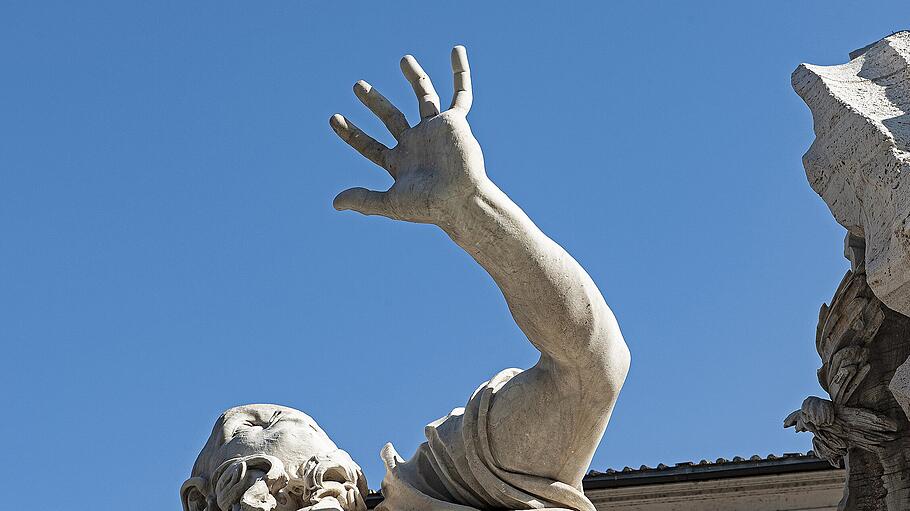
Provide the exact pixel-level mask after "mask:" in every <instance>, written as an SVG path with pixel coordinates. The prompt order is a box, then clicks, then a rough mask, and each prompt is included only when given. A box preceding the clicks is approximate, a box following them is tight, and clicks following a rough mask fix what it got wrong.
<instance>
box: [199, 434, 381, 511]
mask: <svg viewBox="0 0 910 511" xmlns="http://www.w3.org/2000/svg"><path fill="white" fill-rule="evenodd" d="M292 472H293V473H292V474H288V472H287V471H286V470H285V467H284V463H282V462H281V460H279V459H278V458H276V457H274V456H269V455H264V454H263V455H253V456H244V457H240V458H233V459H230V460H228V461H226V462H224V463H222V464H221V465H220V466H219V467H218V469H217V470H215V473H214V474H213V480H215V481H216V484H215V495H214V497H215V502H216V504H217V506H218V508H219V509H220V511H322V510H325V511H329V510H332V511H366V504H365V502H364V500H363V495H362V493H363V492H366V491H367V490H366V485H365V482H364V478H363V474H362V473H361V472H360V467H358V466H357V465H356V464H355V463H354V462H353V460H351V458H350V456H349V455H348V454H347V453H346V452H344V451H342V450H340V449H339V450H336V451H334V452H332V453H330V454H327V455H318V456H313V457H312V458H310V459H309V460H308V461H307V462H306V463H305V464H304V465H303V466H301V467H296V470H292Z"/></svg>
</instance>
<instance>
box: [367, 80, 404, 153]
mask: <svg viewBox="0 0 910 511" xmlns="http://www.w3.org/2000/svg"><path fill="white" fill-rule="evenodd" d="M354 94H356V95H357V98H358V99H360V102H361V103H363V104H364V105H366V107H367V108H369V109H370V110H371V111H372V112H373V113H374V114H376V117H379V120H381V121H382V123H383V124H385V126H386V128H389V131H391V132H392V136H394V137H395V140H398V138H399V137H400V136H401V134H402V133H403V132H404V130H406V129H408V128H410V127H411V126H410V125H409V124H408V120H407V119H405V117H404V114H403V113H401V110H399V109H397V108H395V105H393V104H392V103H391V102H390V101H389V100H387V99H386V98H385V97H384V96H383V95H382V94H380V93H379V92H378V91H377V90H376V89H374V88H373V86H372V85H370V84H368V83H367V82H365V81H363V80H360V81H359V82H357V83H355V84H354Z"/></svg>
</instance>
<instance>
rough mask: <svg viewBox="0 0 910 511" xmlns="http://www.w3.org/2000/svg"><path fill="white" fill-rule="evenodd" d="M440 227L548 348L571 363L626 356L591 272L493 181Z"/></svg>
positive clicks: (522, 325)
mask: <svg viewBox="0 0 910 511" xmlns="http://www.w3.org/2000/svg"><path fill="white" fill-rule="evenodd" d="M442 227H443V229H444V230H445V231H446V233H447V234H448V235H449V236H450V237H451V238H452V240H454V241H455V243H457V244H458V245H459V246H460V247H461V248H463V249H464V250H465V251H467V252H468V253H469V254H470V255H471V256H472V257H473V258H474V259H475V260H476V261H477V262H478V263H479V264H480V265H481V266H482V267H483V268H484V269H485V270H486V271H487V272H488V273H489V274H490V275H491V276H492V277H493V279H494V280H495V281H496V284H497V285H498V286H499V288H500V289H501V290H502V293H503V295H504V296H505V298H506V301H507V302H508V304H509V309H510V310H511V312H512V316H513V317H514V318H515V321H516V323H518V326H519V327H520V328H521V329H522V331H523V332H524V333H525V335H527V336H528V339H529V340H530V341H531V342H532V343H533V344H534V345H535V346H536V347H537V348H538V349H539V350H540V351H541V352H542V353H544V354H545V355H548V356H550V357H551V358H553V359H555V360H556V361H559V362H564V363H567V364H572V365H578V364H588V363H591V362H607V363H610V362H611V361H615V360H614V359H615V357H616V356H617V354H619V355H621V356H626V357H627V356H628V351H627V349H626V346H625V343H624V342H623V339H622V335H621V333H620V331H619V327H618V326H617V324H616V320H615V318H614V316H613V313H612V312H611V311H610V309H609V307H607V304H606V302H605V301H604V299H603V296H602V295H601V294H600V291H599V290H598V289H597V286H595V285H594V282H593V281H592V280H591V278H590V277H589V276H588V274H587V273H586V272H585V271H584V269H583V268H582V267H581V266H580V265H579V264H578V263H577V262H576V261H575V259H573V258H572V256H570V255H569V254H568V253H567V252H566V251H565V250H563V248H562V247H560V246H559V245H558V244H556V242H554V241H553V240H551V239H550V238H549V237H547V236H546V235H545V234H544V233H543V232H541V230H540V229H538V228H537V226H536V225H534V223H533V222H532V221H531V219H530V218H528V216H527V215H526V214H525V213H524V212H523V211H522V210H521V209H520V208H519V207H518V206H517V205H516V204H515V203H514V202H512V200H511V199H509V198H508V196H506V194H505V193H503V192H502V191H501V190H499V188H498V187H496V185H495V184H493V183H492V182H491V181H489V180H486V179H485V180H484V181H482V182H481V183H480V184H479V185H478V186H477V189H476V191H475V192H474V193H472V194H470V196H469V197H468V198H467V199H466V200H465V201H464V203H463V204H460V205H459V207H457V208H456V213H455V214H454V215H453V218H452V220H451V221H449V222H447V225H444V226H442Z"/></svg>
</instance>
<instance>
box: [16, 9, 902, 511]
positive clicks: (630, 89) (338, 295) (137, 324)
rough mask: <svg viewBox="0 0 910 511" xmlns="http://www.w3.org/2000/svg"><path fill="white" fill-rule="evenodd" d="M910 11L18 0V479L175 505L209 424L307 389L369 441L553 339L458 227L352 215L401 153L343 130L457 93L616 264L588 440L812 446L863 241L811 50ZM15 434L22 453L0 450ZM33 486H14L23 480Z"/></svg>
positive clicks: (104, 506)
mask: <svg viewBox="0 0 910 511" xmlns="http://www.w3.org/2000/svg"><path fill="white" fill-rule="evenodd" d="M908 26H910V9H908V8H907V3H906V1H893V2H886V1H877V2H874V6H873V5H872V4H871V3H866V2H859V1H853V2H839V3H832V2H822V1H811V2H810V1H800V2H794V1H779V2H767V1H762V2H751V3H750V4H749V5H746V4H745V3H743V2H701V3H694V2H665V3H656V2H624V3H622V4H618V5H606V2H598V3H593V2H592V3H590V4H587V5H580V4H576V5H575V6H574V7H567V6H566V5H559V6H557V5H556V4H555V3H554V4H535V3H525V4H522V5H521V6H520V7H518V6H517V4H512V3H509V4H506V3H494V2H483V3H481V2H477V3H470V2H468V3H466V2H459V3H458V4H457V6H456V4H453V3H451V2H447V3H442V2H438V3H437V2H426V3H418V2H413V3H399V4H396V7H394V8H393V7H388V6H385V5H383V4H382V3H378V2H369V3H364V4H353V3H348V2H334V3H331V5H330V6H326V5H325V3H323V5H322V6H320V7H317V4H316V3H305V2H267V3H255V2H247V3H238V2H190V3H187V2H134V1H122V0H118V1H110V2H91V3H84V2H26V1H19V2H4V3H3V5H2V6H0V55H2V58H0V62H2V77H3V78H2V86H0V90H2V94H0V344H2V355H0V386H2V389H3V390H2V394H0V399H2V409H3V410H4V411H5V413H6V414H7V417H6V419H5V420H3V421H0V435H2V438H3V439H4V443H5V444H6V446H5V447H4V455H5V458H6V459H7V460H8V462H7V463H4V464H2V466H0V481H4V483H3V484H8V485H11V486H12V488H10V489H9V490H8V492H10V491H13V490H17V491H18V494H19V495H20V496H21V497H22V498H27V496H28V495H31V492H33V491H37V492H38V496H37V497H36V498H37V499H38V500H37V502H36V503H35V504H34V506H35V507H36V508H37V509H59V508H61V506H63V507H77V508H79V507H84V506H85V505H86V502H88V501H90V502H91V507H92V508H93V509H96V510H112V511H113V510H118V509H124V507H126V508H129V509H131V510H137V511H140V510H155V511H159V510H162V509H177V508H179V505H180V504H179V500H178V498H177V490H178V487H179V486H180V484H181V483H182V481H183V480H184V479H185V478H186V477H187V476H188V474H189V471H190V468H191V465H192V462H193V460H194V458H195V456H196V453H197V452H198V450H199V449H200V448H201V447H202V444H203V443H204V441H205V439H206V437H207V435H208V433H209V431H210V428H211V425H212V422H213V421H214V420H215V418H216V417H217V416H218V414H219V413H220V412H221V411H222V410H223V409H225V408H228V407H230V406H233V405H237V404H242V403H250V402H274V403H281V404H285V405H289V406H293V407H296V408H300V409H302V410H304V411H306V412H308V413H309V414H311V415H312V416H313V417H314V418H316V420H317V421H318V422H319V423H320V424H321V425H322V426H323V427H324V428H325V429H326V430H327V431H329V432H330V434H331V436H332V437H333V438H334V439H335V441H336V442H337V443H338V444H339V445H340V446H342V447H343V448H345V449H346V450H348V451H349V452H350V453H351V454H352V455H353V456H354V458H355V459H356V460H357V461H358V462H359V463H360V464H361V465H362V466H363V467H364V469H365V470H366V473H367V476H368V479H369V481H370V486H371V487H374V488H376V487H378V486H379V483H380V480H381V479H382V475H383V470H382V465H381V463H380V461H379V457H378V452H379V449H380V447H381V446H382V445H383V443H385V442H387V441H393V442H394V443H395V445H396V446H397V447H398V449H399V450H400V451H401V452H402V454H406V455H409V454H410V453H411V452H413V450H414V448H415V447H416V446H417V445H418V443H419V442H421V441H422V431H423V426H424V425H425V424H426V423H428V422H430V421H432V420H434V419H436V418H438V417H440V416H441V415H443V414H445V413H447V412H448V411H449V410H450V409H451V408H453V407H456V406H461V405H463V404H464V402H465V400H466V399H467V397H468V396H469V394H470V392H471V391H472V390H473V389H474V388H475V386H476V385H477V384H479V383H480V382H481V381H483V380H485V379H487V378H489V377H490V376H491V375H492V374H494V373H495V372H496V371H498V370H499V369H502V368H505V367H512V366H517V367H527V366H529V365H531V364H532V363H533V362H534V360H535V358H536V355H535V352H534V351H533V349H532V348H531V346H530V344H529V343H528V342H527V341H526V340H525V339H524V338H523V336H522V334H521V332H520V331H519V330H518V329H517V327H515V325H514V324H513V323H512V321H511V319H510V317H509V314H508V310H507V308H506V305H505V303H504V300H503V299H502V296H501V295H500V293H499V291H498V290H497V289H496V287H495V286H494V284H493V283H492V281H491V280H490V279H489V278H488V276H487V275H486V274H485V273H484V272H483V271H482V270H481V269H480V268H479V267H478V266H476V265H475V264H474V263H473V261H472V260H470V258H469V257H468V256H466V255H465V254H463V253H462V252H461V251H460V250H459V249H458V248H457V247H455V246H454V245H453V244H452V243H451V242H450V241H449V239H448V238H446V237H445V236H444V235H443V234H442V232H441V231H439V230H437V229H435V228H433V227H429V226H418V225H409V224H401V223H394V222H392V221H389V220H385V219H380V218H366V217H361V216H358V215H356V214H354V213H350V212H349V213H338V212H335V211H334V210H333V209H332V208H331V200H332V198H333V197H334V195H335V194H336V193H337V192H338V191H340V190H342V189H344V188H346V187H349V186H367V187H373V188H381V187H383V186H387V185H388V184H389V181H388V178H387V177H386V175H385V173H384V172H383V171H382V170H380V169H378V168H377V167H374V166H372V164H370V163H369V162H367V161H365V160H363V159H362V158H361V157H360V156H359V155H358V154H357V153H355V152H354V151H353V150H351V149H350V148H349V147H347V146H346V145H345V144H344V143H342V142H341V141H340V140H337V139H336V137H335V135H334V134H333V133H332V131H331V130H330V129H329V127H328V122H327V121H328V118H329V116H330V115H331V114H333V113H335V112H336V111H338V112H342V113H344V114H345V115H348V116H349V117H350V118H351V119H352V120H353V121H355V122H357V123H358V124H359V125H360V126H361V127H363V128H365V129H366V130H367V131H369V132H372V133H373V134H376V135H377V136H381V137H382V139H384V140H386V141H389V140H390V136H389V135H388V134H387V133H385V132H384V131H383V130H382V129H380V128H381V125H380V124H379V122H378V121H376V120H375V119H373V118H372V116H371V115H370V114H369V112H368V111H367V110H366V109H365V108H363V107H362V106H361V105H360V104H359V102H358V101H357V100H356V98H355V97H354V95H353V94H352V93H351V86H352V84H353V83H354V82H355V81H356V80H358V79H361V78H364V79H367V80H369V81H370V82H371V83H372V84H373V85H374V86H376V87H377V88H378V89H379V90H381V91H382V92H383V93H384V94H385V95H386V96H387V97H389V98H390V99H391V100H393V101H394V102H395V103H397V104H398V105H399V106H400V107H401V108H402V110H404V111H405V112H406V113H407V114H408V116H409V117H410V118H411V119H412V120H414V119H415V118H416V116H417V114H416V110H417V106H416V101H415V100H414V98H413V94H412V93H411V92H410V89H409V87H408V85H407V83H406V82H405V81H404V79H403V78H402V77H401V76H400V72H399V69H398V59H399V58H400V57H401V56H402V55H403V54H405V53H413V54H414V55H416V56H417V57H418V59H420V61H421V63H422V64H423V66H424V68H425V69H426V70H427V71H428V72H429V73H430V75H431V76H432V77H434V78H435V83H436V87H437V89H438V90H439V91H440V94H441V95H442V96H443V98H444V99H443V102H444V103H446V102H447V101H448V98H449V97H450V94H451V79H450V74H449V68H448V66H449V60H448V59H449V57H448V55H449V49H450V48H451V46H452V45H453V44H459V43H461V44H465V45H466V46H467V47H468V50H469V53H470V56H471V63H472V68H473V74H474V87H475V102H474V108H473V110H472V113H471V115H470V117H469V120H470V122H471V124H472V126H473V130H474V133H475V134H476V136H477V138H478V139H479V140H480V142H481V144H482V146H483V149H484V154H485V157H486V162H487V170H488V173H489V174H490V176H491V177H492V178H493V179H494V180H495V181H496V182H497V183H498V184H499V185H500V186H501V187H502V188H503V189H504V190H505V191H506V192H507V193H509V194H510V195H511V197H512V198H513V199H514V200H515V201H516V202H518V203H519V204H520V205H521V206H522V207H523V208H524V209H525V211H527V212H528V213H529V214H530V216H531V217H532V218H534V219H535V220H536V221H537V223H538V224H539V225H540V226H541V227H542V228H543V230H544V231H545V232H547V233H548V234H549V235H550V236H551V237H553V238H554V239H555V240H557V241H558V242H559V243H560V244H562V245H563V246H564V247H565V248H566V249H568V251H569V252H571V253H572V254H573V255H574V256H575V257H576V258H577V259H578V260H579V261H580V262H581V263H582V265H583V266H584V267H585V268H586V269H587V270H588V272H589V273H590V274H591V275H592V277H593V278H594V280H595V281H596V282H597V284H598V285H599V286H600V288H601V290H602V291H603V293H604V295H605V296H606V297H607V300H608V302H609V303H610V304H611V306H612V308H613V309H614V311H615V313H616V315H617V316H618V318H619V321H620V324H621V326H622V328H623V331H624V334H625V337H626V340H627V342H628V344H629V346H630V348H631V350H632V353H633V362H632V370H631V373H630V375H629V378H628V380H627V382H626V385H625V388H624V389H623V392H622V395H621V396H620V400H619V403H618V405H617V408H616V412H615V414H614V417H613V420H612V423H611V424H610V427H609V429H608V431H607V434H606V437H605V439H604V441H603V443H602V445H601V447H600V449H599V450H598V452H597V455H596V456H595V458H594V462H593V465H592V468H595V469H601V470H603V469H606V468H609V467H622V466H623V465H632V466H636V467H637V466H638V465H641V464H643V463H645V464H649V465H655V464H657V463H660V462H664V463H668V464H669V463H673V462H678V461H682V460H695V461H698V460H699V459H701V458H708V459H713V458H717V457H720V456H724V457H733V456H735V455H743V456H748V455H751V454H755V453H758V454H762V455H766V454H768V453H782V452H787V451H805V450H807V449H809V448H810V438H809V436H807V435H795V434H794V433H793V432H792V431H785V430H783V429H782V428H781V421H782V420H783V418H784V416H786V415H787V413H789V412H790V411H791V410H793V409H794V408H796V407H798V406H799V404H800V402H801V400H802V399H803V398H804V397H805V396H806V395H808V394H818V393H820V392H821V389H820V388H819V387H818V384H817V382H816V379H815V370H816V368H817V367H818V365H819V360H818V357H817V355H816V353H815V351H814V332H815V320H816V319H817V312H818V307H819V305H820V304H821V302H822V301H825V300H827V299H828V298H829V297H830V295H831V294H832V293H833V292H834V289H835V287H836V285H837V283H838V282H839V280H840V278H841V276H842V274H843V272H844V271H845V269H846V268H847V263H846V261H845V260H844V259H843V257H842V255H841V254H842V239H843V230H842V229H841V228H840V227H839V226H838V225H836V224H835V222H834V221H833V219H832V217H831V215H830V214H829V213H828V211H827V209H826V207H825V206H824V204H823V203H822V201H821V200H820V199H819V198H818V197H817V196H816V195H815V194H814V193H813V192H812V191H811V189H810V188H809V186H808V184H807V183H806V179H805V175H804V172H803V169H802V166H801V162H800V157H801V155H802V154H803V152H804V151H805V149H806V148H807V147H808V145H809V144H810V142H811V140H812V137H813V135H812V125H811V117H810V114H809V112H808V110H807V108H806V107H805V106H804V105H803V104H802V103H801V101H800V100H799V98H798V97H797V96H796V94H794V93H793V92H792V90H791V88H790V73H791V71H792V70H793V69H794V68H795V67H796V65H797V64H798V63H800V62H802V61H808V62H812V63H817V64H835V63H841V62H844V61H845V60H846V59H847V53H848V52H849V51H851V50H853V49H856V48H859V47H861V46H864V45H866V44H868V43H870V42H872V41H875V40H877V39H879V38H881V37H883V36H885V35H887V34H889V33H891V32H893V31H895V30H898V29H902V28H908ZM9 460H14V461H9ZM23 492H24V493H23Z"/></svg>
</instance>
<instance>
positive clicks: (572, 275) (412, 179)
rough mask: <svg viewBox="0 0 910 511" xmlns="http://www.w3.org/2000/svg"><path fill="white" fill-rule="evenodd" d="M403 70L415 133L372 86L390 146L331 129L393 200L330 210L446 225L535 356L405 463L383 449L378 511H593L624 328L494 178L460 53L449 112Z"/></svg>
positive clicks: (361, 196) (360, 197)
mask: <svg viewBox="0 0 910 511" xmlns="http://www.w3.org/2000/svg"><path fill="white" fill-rule="evenodd" d="M401 70H402V72H403V73H404V76H405V78H407V80H408V82H410V84H411V86H412V88H413V89H414V93H415V94H416V96H417V103H418V107H419V111H420V121H419V122H418V123H417V124H416V125H414V126H411V125H410V124H409V123H408V121H407V120H406V118H405V116H404V114H402V113H401V111H400V110H398V109H397V108H396V107H395V106H393V105H392V104H391V103H390V102H389V101H388V100H387V99H386V98H384V97H383V96H382V95H381V94H380V93H379V92H378V91H376V89H374V88H373V87H372V86H371V85H370V84H368V83H366V82H364V81H360V82H357V84H356V85H354V93H355V94H356V95H357V97H358V98H359V99H360V101H361V102H362V103H363V104H364V105H365V106H366V107H367V108H369V109H370V110H371V111H372V112H373V113H374V114H375V115H376V116H378V117H379V119H380V120H382V122H383V123H384V124H385V126H386V127H387V128H388V129H389V131H390V132H391V133H392V135H393V136H394V137H395V140H396V141H397V145H395V147H393V148H389V147H386V146H384V145H383V144H381V143H379V142H377V141H376V140H374V139H373V138H371V137H370V136H369V135H367V134H365V133H364V132H363V131H361V130H360V129H359V128H357V126H355V125H354V124H353V123H352V122H350V121H349V120H348V119H346V118H344V117H342V116H341V115H337V114H336V115H334V116H332V118H331V120H330V125H331V127H332V129H334V130H335V133H337V134H338V136H339V137H341V139H342V140H344V141H345V142H347V143H348V144H349V145H350V146H351V147H353V148H354V149H356V150H357V151H358V152H360V154H362V155H363V156H365V157H366V158H367V159H369V160H370V161H372V162H373V163H375V164H376V165H378V166H379V167H382V168H383V169H385V170H386V171H387V172H388V173H389V175H390V176H391V177H392V179H393V180H394V183H393V184H392V186H391V187H390V188H389V189H388V190H386V191H372V190H366V189H364V188H351V189H349V190H345V191H343V192H341V193H340V194H338V196H337V197H336V198H335V201H334V206H335V208H336V209H338V210H352V211H356V212H359V213H362V214H365V215H380V216H384V217H387V218H391V219H394V220H401V221H406V222H415V223H426V224H434V225H436V226H438V227H439V228H440V229H442V230H443V231H444V232H445V233H446V234H447V235H448V236H449V237H450V238H451V239H452V241H454V242H455V243H456V244H457V245H458V246H459V247H461V248H462V249H463V250H465V251H466V252H467V253H468V254H470V255H471V257H473V258H474V260H476V261H477V263H478V264H480V265H481V266H482V267H483V268H484V269H485V270H486V271H487V272H488V273H489V274H490V276H491V277H492V278H493V280H494V281H495V282H496V284H497V285H498V286H499V288H500V290H501V291H502V293H503V295H504V296H505V299H506V301H507V302H508V305H509V309H510V311H511V313H512V317H513V318H514V319H515V322H516V323H517V324H518V326H519V327H520V328H521V330H522V331H523V332H524V334H525V335H526V336H527V338H528V340H529V341H530V342H531V344H533V345H534V347H535V348H537V349H538V350H539V351H540V359H539V361H538V362H537V363H536V364H535V365H534V366H533V367H531V368H530V369H527V370H519V369H506V370H504V371H502V372H500V373H499V374H497V375H495V376H493V377H492V378H491V379H490V380H489V381H487V382H484V383H483V384H481V385H480V386H479V387H478V388H477V390H476V391H475V392H474V393H473V395H472V396H471V397H470V399H468V401H467V404H466V405H465V406H464V407H463V408H456V409H454V410H452V412H451V413H449V414H448V415H447V416H445V417H443V418H441V419H439V420H437V421H435V422H433V423H431V424H429V425H428V426H427V427H426V430H425V431H426V438H427V441H426V442H425V443H423V444H421V445H420V446H419V448H418V449H417V452H416V453H415V454H414V456H413V457H411V458H410V459H409V460H407V461H405V460H403V459H402V458H401V457H400V456H398V454H397V453H396V452H395V449H394V448H393V447H392V446H391V445H386V446H385V448H383V449H382V454H381V455H382V458H383V460H384V461H385V464H386V466H387V473H386V476H385V479H384V480H383V482H382V492H383V495H384V497H385V500H384V501H383V502H382V503H381V504H380V506H379V508H377V509H379V510H380V511H418V510H419V511H430V510H439V511H443V510H451V511H455V510H471V509H565V510H577V511H593V510H594V506H593V505H592V504H591V502H590V501H589V500H588V499H587V498H586V497H585V495H584V493H583V492H582V486H581V481H582V477H583V476H584V474H585V472H586V471H587V469H588V466H589V465H590V462H591V458H592V456H593V455H594V450H595V449H596V448H597V445H598V444H599V443H600V440H601V438H602V436H603V434H604V431H605V429H606V427H607V422H608V421H609V419H610V414H611V413H612V411H613V406H614V404H615V403H616V398H617V397H618V395H619V391H620V388H621V387H622V385H623V382H624V380H625V377H626V373H627V372H628V369H629V360H630V358H629V350H628V348H627V347H626V344H625V342H624V341H623V337H622V334H621V333H620V330H619V327H618V325H617V322H616V319H615V318H614V316H613V313H612V312H611V311H610V309H609V308H608V307H607V304H606V302H605V301H604V299H603V297H602V296H601V294H600V291H598V289H597V286H595V284H594V282H593V281H592V280H591V278H590V277H589V276H588V274H587V273H585V271H584V270H583V269H582V267H581V266H580V265H579V264H578V263H577V262H576V261H575V260H574V259H573V258H572V256H570V255H569V254H568V253H566V251H565V250H563V249H562V248H561V247H560V246H559V245H557V244H556V242H554V241H553V240H551V239H550V238H548V237H547V236H546V235H545V234H544V233H543V232H541V231H540V229H538V228H537V226H536V225H534V223H533V222H532V221H531V219H530V218H528V216H527V215H525V213H524V212H523V211H522V210H521V209H520V208H519V207H518V206H517V205H516V204H515V203H514V202H512V200H511V199H509V197H508V196H507V195H506V194H505V193H504V192H503V191H501V190H500V189H499V188H498V187H497V186H496V185H495V184H494V183H493V181H492V180H491V179H490V178H489V177H488V176H487V173H486V170H485V168H484V161H483V154H482V153H481V150H480V145H479V144H478V143H477V140H475V138H474V136H473V134H472V133H471V128H470V126H469V124H468V121H467V118H466V116H467V114H468V111H469V110H470V108H471V103H472V101H473V91H472V88H471V72H470V69H469V67H468V60H467V54H466V52H465V49H464V48H463V47H461V46H457V47H455V48H454V49H453V50H452V72H453V74H454V84H455V87H454V90H455V93H454V98H453V99H452V103H451V105H450V106H449V108H448V109H446V110H443V109H442V108H441V107H440V101H439V96H438V95H437V94H436V91H435V89H434V88H433V84H432V83H431V82H430V78H429V77H428V76H427V74H426V73H425V72H424V71H423V69H422V68H421V67H420V65H419V64H418V63H417V61H416V60H415V59H414V57H412V56H410V55H408V56H405V57H404V58H403V59H402V60H401Z"/></svg>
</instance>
